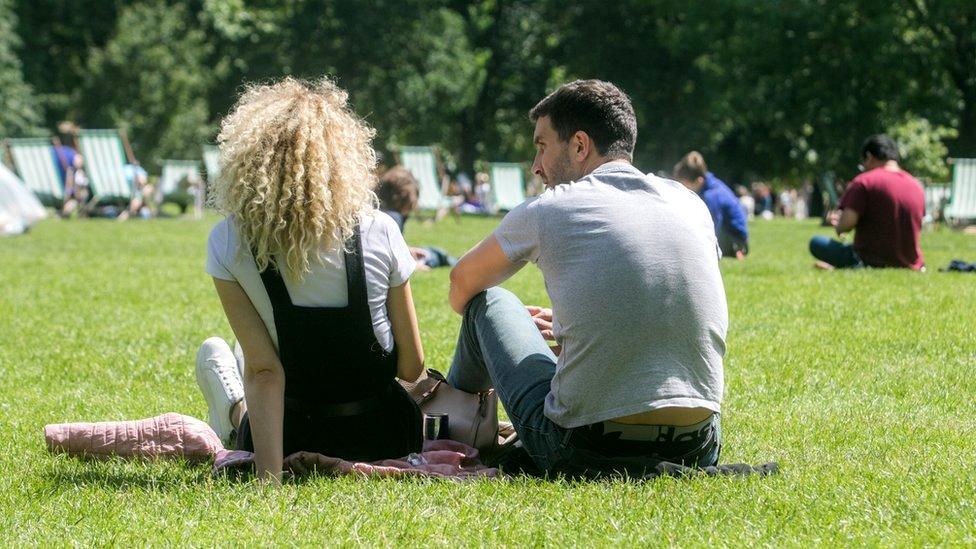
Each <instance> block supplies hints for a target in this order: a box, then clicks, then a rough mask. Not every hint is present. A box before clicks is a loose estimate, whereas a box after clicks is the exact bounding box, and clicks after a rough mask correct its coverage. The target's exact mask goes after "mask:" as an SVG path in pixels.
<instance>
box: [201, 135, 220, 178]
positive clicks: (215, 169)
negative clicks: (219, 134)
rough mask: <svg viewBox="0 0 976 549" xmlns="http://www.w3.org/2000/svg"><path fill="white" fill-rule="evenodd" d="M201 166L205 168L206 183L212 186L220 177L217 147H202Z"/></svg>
mask: <svg viewBox="0 0 976 549" xmlns="http://www.w3.org/2000/svg"><path fill="white" fill-rule="evenodd" d="M203 165H204V167H206V168H207V183H209V184H210V185H213V183H214V181H216V180H217V178H218V177H220V150H219V149H217V147H214V146H213V145H204V146H203Z"/></svg>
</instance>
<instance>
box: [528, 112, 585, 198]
mask: <svg viewBox="0 0 976 549" xmlns="http://www.w3.org/2000/svg"><path fill="white" fill-rule="evenodd" d="M532 141H533V143H534V144H535V151H536V152H535V160H534V161H533V162H532V173H534V174H536V175H538V176H539V177H541V178H542V182H543V183H545V185H546V188H548V189H551V188H553V187H555V186H556V185H559V184H560V183H566V182H569V181H572V180H574V179H576V174H575V171H574V169H573V166H572V160H571V158H570V151H569V149H570V143H569V141H562V140H561V139H559V134H558V133H556V130H555V128H553V127H552V122H551V121H550V120H549V117H548V116H542V117H539V118H538V119H537V120H536V121H535V134H534V135H533V138H532Z"/></svg>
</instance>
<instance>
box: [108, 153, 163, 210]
mask: <svg viewBox="0 0 976 549" xmlns="http://www.w3.org/2000/svg"><path fill="white" fill-rule="evenodd" d="M122 172H123V173H124V174H125V182H126V183H128V184H129V188H130V189H131V190H132V199H131V200H129V206H128V207H127V208H126V209H125V210H123V211H122V212H121V213H119V217H118V218H117V219H118V220H119V221H125V220H126V219H129V218H130V217H135V216H138V217H142V218H145V219H148V218H150V217H152V210H151V209H150V208H149V205H150V204H152V203H153V194H154V193H155V190H154V188H153V186H152V185H150V184H149V173H147V172H146V169H145V168H143V167H142V166H141V165H140V164H139V161H138V160H137V161H134V162H130V163H127V164H126V165H124V166H122Z"/></svg>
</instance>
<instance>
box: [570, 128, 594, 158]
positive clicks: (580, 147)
mask: <svg viewBox="0 0 976 549" xmlns="http://www.w3.org/2000/svg"><path fill="white" fill-rule="evenodd" d="M572 143H573V151H572V152H573V155H574V156H575V157H576V160H578V161H580V162H582V161H583V160H585V159H586V157H587V156H589V155H590V147H592V146H593V140H591V139H590V136H589V135H586V132H584V131H582V130H580V131H577V132H576V133H574V134H573V139H572Z"/></svg>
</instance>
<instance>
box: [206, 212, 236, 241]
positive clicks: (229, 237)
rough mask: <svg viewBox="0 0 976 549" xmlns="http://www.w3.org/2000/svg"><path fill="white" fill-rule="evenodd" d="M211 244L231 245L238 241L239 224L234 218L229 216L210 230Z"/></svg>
mask: <svg viewBox="0 0 976 549" xmlns="http://www.w3.org/2000/svg"><path fill="white" fill-rule="evenodd" d="M209 240H210V243H211V244H215V243H219V244H224V245H227V244H231V243H234V242H236V241H237V223H236V222H235V221H234V216H227V217H225V218H223V219H221V220H220V221H218V222H217V223H216V224H215V225H214V226H213V227H212V228H211V229H210V237H209Z"/></svg>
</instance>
